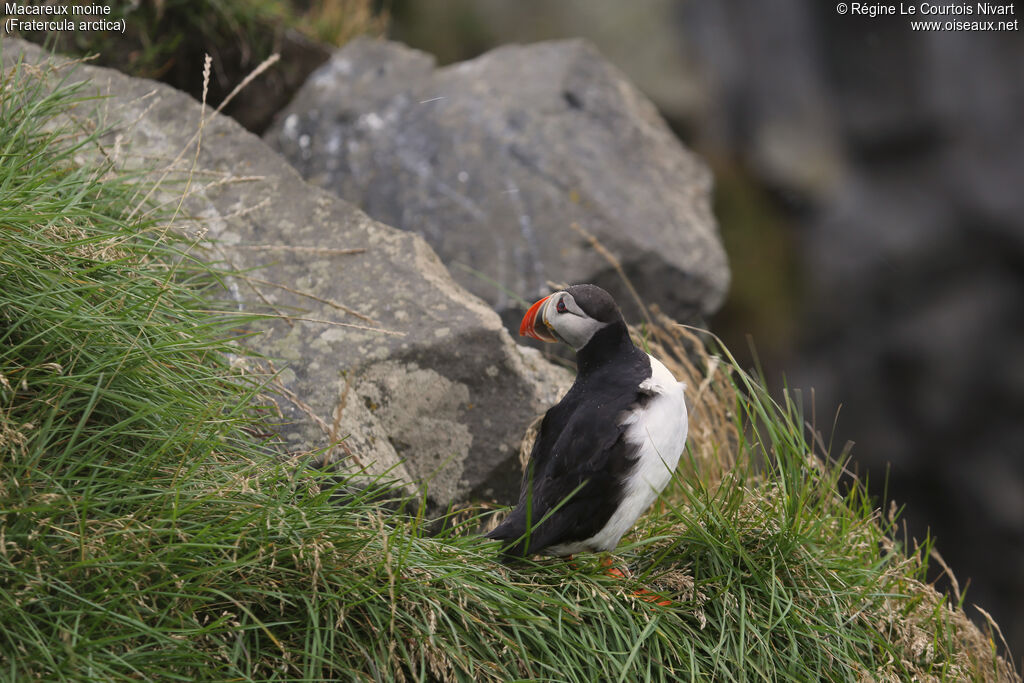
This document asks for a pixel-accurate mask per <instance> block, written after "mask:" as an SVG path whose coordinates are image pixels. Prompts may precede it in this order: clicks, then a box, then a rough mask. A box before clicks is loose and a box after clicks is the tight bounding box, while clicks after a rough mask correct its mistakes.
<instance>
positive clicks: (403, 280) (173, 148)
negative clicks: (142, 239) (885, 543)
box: [2, 38, 570, 505]
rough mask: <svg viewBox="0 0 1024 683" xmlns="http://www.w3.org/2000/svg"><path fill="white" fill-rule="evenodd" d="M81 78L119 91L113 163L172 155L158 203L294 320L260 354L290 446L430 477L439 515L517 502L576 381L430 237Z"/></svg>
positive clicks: (211, 130) (249, 148)
mask: <svg viewBox="0 0 1024 683" xmlns="http://www.w3.org/2000/svg"><path fill="white" fill-rule="evenodd" d="M2 54H3V65H4V68H5V70H6V69H7V68H9V66H10V65H11V64H12V63H13V62H14V61H16V60H18V59H19V58H21V56H23V55H24V57H25V58H26V59H27V60H29V61H33V62H35V61H40V60H44V59H46V55H45V54H44V53H43V52H42V51H41V50H40V49H39V48H38V47H36V46H34V45H32V44H29V43H25V42H22V41H18V40H15V39H11V38H8V39H7V40H5V41H4V43H3V53H2ZM74 78H75V79H77V80H86V81H88V82H89V85H88V86H87V87H88V88H89V89H90V90H95V91H96V92H97V93H98V94H100V95H103V96H104V98H103V99H100V100H97V101H96V104H95V107H96V112H95V114H94V116H95V118H96V119H97V120H99V121H101V122H102V124H103V125H105V126H109V127H110V130H111V132H110V134H109V135H108V136H106V143H107V148H106V153H107V154H109V155H110V156H111V157H113V158H114V159H115V160H116V161H117V163H119V164H122V165H125V166H128V167H144V166H145V165H146V164H150V165H151V164H152V163H153V162H152V161H151V160H153V159H157V160H160V162H159V163H160V168H161V170H160V171H158V172H155V173H153V174H152V176H151V177H152V178H153V179H154V180H155V179H157V178H160V179H161V180H162V183H161V185H160V190H159V192H158V194H157V199H160V200H164V201H170V202H173V203H172V204H170V205H171V206H174V205H175V204H176V203H177V201H178V199H179V198H180V197H181V196H182V194H183V193H184V194H185V201H184V205H183V206H182V209H181V211H180V213H179V215H180V216H194V217H195V219H194V224H192V225H190V224H189V221H179V223H178V224H177V225H179V226H181V227H184V228H185V229H186V230H189V231H191V230H196V231H202V232H205V233H206V239H208V240H211V241H212V244H211V249H212V250H213V251H214V252H216V253H215V254H213V255H211V257H212V258H218V259H224V260H226V261H227V262H228V263H229V264H230V265H231V266H233V267H234V268H236V269H238V270H239V271H244V272H245V275H244V276H239V277H236V278H235V279H234V281H233V282H231V283H230V288H229V289H230V292H231V294H232V296H234V297H235V298H236V299H237V301H238V305H239V307H240V308H241V309H243V310H252V308H253V307H258V308H260V309H269V310H271V311H276V312H278V313H279V315H277V316H276V317H272V318H270V319H268V320H266V321H265V322H264V323H262V324H261V325H260V334H258V335H255V336H253V337H251V338H250V339H249V343H250V344H251V345H252V346H253V347H255V348H256V349H257V350H258V351H260V352H262V353H264V354H266V355H268V356H270V357H272V358H275V359H278V365H277V367H278V369H279V370H280V371H281V372H280V380H281V383H282V385H283V388H282V392H283V395H282V397H281V408H282V410H283V412H284V413H285V416H286V418H287V423H286V424H285V425H283V426H282V428H281V432H282V436H283V437H284V439H285V440H286V442H287V444H288V447H289V450H291V451H309V450H312V449H319V448H323V447H324V446H326V445H328V444H330V443H331V442H334V441H336V440H338V439H342V438H345V437H347V439H346V440H345V442H344V445H343V446H341V447H338V448H335V449H334V450H335V451H337V452H339V453H340V452H351V454H352V455H351V457H350V459H349V460H348V461H347V462H348V464H352V465H357V466H358V465H363V466H366V467H368V468H370V469H371V470H373V471H383V470H389V471H390V472H391V473H392V474H394V475H397V476H400V477H402V478H404V479H406V480H408V481H409V482H411V483H427V484H428V490H429V497H430V499H431V500H432V501H433V502H434V503H436V504H442V505H443V504H447V503H449V502H451V501H455V500H458V499H461V498H465V497H467V496H470V495H484V496H494V497H497V498H499V499H504V500H509V499H512V498H513V497H514V496H515V494H516V493H517V491H518V482H519V479H520V477H521V471H520V469H519V464H518V458H517V455H518V446H519V442H520V440H521V438H522V435H523V433H524V431H525V429H526V427H527V426H528V424H529V423H530V421H531V420H532V419H533V418H534V417H535V416H536V415H537V414H538V413H540V412H542V411H543V410H544V409H545V408H546V407H547V406H548V405H550V404H551V403H553V402H554V401H555V400H556V399H557V396H558V395H559V393H560V392H561V391H563V390H564V389H565V388H567V386H568V383H569V380H570V377H569V376H568V373H566V372H565V371H564V370H561V369H558V368H555V367H554V366H551V365H550V364H549V363H547V362H546V361H543V360H542V359H541V358H540V357H539V354H537V353H536V352H535V351H533V350H531V349H525V348H523V347H520V346H518V345H516V344H515V343H514V342H513V341H512V339H511V338H510V337H509V335H508V334H507V332H506V331H505V329H504V327H503V326H502V324H501V322H500V320H499V318H498V316H497V315H496V314H495V313H494V312H493V311H492V310H491V309H490V308H489V307H488V306H486V305H485V304H484V303H483V302H481V301H479V300H478V299H476V298H475V297H473V296H472V295H471V294H470V293H468V292H467V291H465V290H464V289H462V288H461V287H459V286H458V285H457V284H456V283H455V282H454V281H453V280H452V279H451V277H450V276H449V275H448V272H447V271H446V270H445V267H444V266H443V265H442V263H441V262H440V261H439V260H438V258H437V256H436V255H435V254H434V252H433V251H432V250H431V249H430V247H429V246H428V245H427V244H426V243H425V242H424V241H423V240H422V239H421V238H420V237H419V236H417V235H415V234H412V233H409V232H403V231H400V230H395V229H393V228H390V227H388V226H386V225H383V224H381V223H378V222H376V221H374V220H372V219H370V218H368V217H367V216H366V215H365V214H364V213H362V212H361V211H359V210H358V209H357V208H355V207H354V206H352V205H351V204H348V203H347V202H345V201H342V200H340V199H338V198H337V197H335V196H333V195H331V194H328V193H326V192H323V191H322V190H319V189H317V188H315V187H312V186H310V185H308V184H307V183H305V182H304V181H303V180H302V178H300V177H299V175H298V174H297V173H296V172H295V171H294V170H293V169H292V167H291V166H290V165H289V164H288V163H287V162H285V161H284V160H283V159H282V158H281V157H280V156H278V155H277V154H276V153H275V152H274V151H273V150H271V149H270V148H268V147H267V146H266V145H265V144H264V143H263V142H262V141H261V140H260V139H259V138H258V137H256V136H254V135H252V134H250V133H248V132H246V131H245V130H244V129H243V128H242V127H241V126H239V125H238V124H236V123H235V122H234V121H232V120H231V119H228V118H226V117H223V116H220V115H217V114H215V113H213V112H212V111H210V110H209V109H207V111H206V112H205V117H204V116H203V114H202V113H201V107H200V105H199V104H198V103H197V102H196V101H195V100H193V99H192V98H191V97H189V96H188V95H186V94H184V93H181V92H179V91H177V90H174V89H172V88H170V87H168V86H165V85H162V84H159V83H156V82H153V81H148V80H143V79H137V78H130V77H127V76H124V75H122V74H120V73H118V72H116V71H112V70H109V69H103V68H96V67H87V66H80V67H78V68H77V70H76V71H75V75H74ZM79 109H80V111H79V112H78V114H77V115H78V116H79V117H81V116H84V115H85V114H84V112H82V111H81V109H82V107H80V108H79ZM204 119H205V122H204V123H201V122H202V121H204ZM200 130H201V137H197V135H196V133H197V131H200ZM200 140H201V143H200V142H199V141H200ZM197 144H199V151H198V154H197V152H196V145H197ZM172 160H174V161H172ZM165 168H166V169H167V170H168V171H169V173H168V175H166V176H165V175H164V169H165Z"/></svg>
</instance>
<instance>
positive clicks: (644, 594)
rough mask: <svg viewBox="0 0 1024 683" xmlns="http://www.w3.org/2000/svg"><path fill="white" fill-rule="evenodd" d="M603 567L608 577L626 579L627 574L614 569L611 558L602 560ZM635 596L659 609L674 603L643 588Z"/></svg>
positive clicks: (635, 592)
mask: <svg viewBox="0 0 1024 683" xmlns="http://www.w3.org/2000/svg"><path fill="white" fill-rule="evenodd" d="M601 566H602V567H604V573H605V574H606V575H608V576H611V577H612V578H615V579H625V578H626V573H625V572H623V571H622V570H621V569H619V568H618V567H613V566H612V558H610V557H605V558H602V559H601ZM633 595H635V596H636V597H637V598H639V599H641V600H643V601H644V602H649V603H651V604H652V605H657V606H659V607H668V606H670V605H671V604H672V601H671V600H669V599H668V598H665V597H663V596H661V595H658V594H657V593H653V592H651V591H649V590H647V589H646V588H641V589H640V590H638V591H633Z"/></svg>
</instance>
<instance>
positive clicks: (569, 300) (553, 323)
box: [519, 288, 610, 351]
mask: <svg viewBox="0 0 1024 683" xmlns="http://www.w3.org/2000/svg"><path fill="white" fill-rule="evenodd" d="M595 289H596V288H595ZM602 292H603V290H602ZM605 296H607V295H605ZM609 324H610V323H609V322H601V321H600V320H597V319H595V318H593V317H591V316H590V315H588V314H587V313H586V312H585V311H584V310H583V309H582V308H581V307H580V305H579V303H578V302H577V301H576V299H575V298H574V297H573V295H572V294H570V293H569V292H568V291H561V292H555V293H554V294H552V295H550V296H546V297H544V298H543V299H541V300H540V301H538V302H537V303H535V304H534V305H533V306H530V310H528V311H527V312H526V315H525V316H524V317H523V322H522V324H521V325H520V326H519V334H521V335H523V336H526V337H533V338H534V339H540V340H541V341H546V342H556V341H561V342H565V343H566V344H568V345H569V346H571V347H573V348H574V349H576V350H577V351H579V350H580V349H582V348H583V347H584V346H586V345H587V342H588V341H590V338H591V337H593V336H594V333H595V332H597V331H598V330H600V329H601V328H602V327H606V326H607V325H609Z"/></svg>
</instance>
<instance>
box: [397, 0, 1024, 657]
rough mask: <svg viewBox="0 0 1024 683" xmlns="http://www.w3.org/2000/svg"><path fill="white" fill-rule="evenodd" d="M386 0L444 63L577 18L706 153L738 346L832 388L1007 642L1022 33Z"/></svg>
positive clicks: (734, 0) (1022, 388) (849, 433)
mask: <svg viewBox="0 0 1024 683" xmlns="http://www.w3.org/2000/svg"><path fill="white" fill-rule="evenodd" d="M383 9H384V10H385V11H386V12H387V13H388V14H389V16H390V29H389V37H391V38H393V39H395V40H399V41H402V42H405V43H407V44H408V45H410V46H412V47H415V48H419V49H422V50H425V51H427V52H429V53H432V54H434V55H436V56H437V58H438V61H439V63H441V64H445V63H449V62H453V61H457V60H463V59H468V58H471V57H475V56H477V55H478V54H480V53H482V52H484V51H486V50H488V49H491V48H493V47H495V46H497V45H500V44H505V43H509V42H533V41H537V40H542V39H552V38H564V37H575V36H581V37H585V38H587V39H589V40H590V41H591V42H593V43H594V44H595V45H596V46H597V48H598V49H599V50H600V51H601V53H602V54H603V55H604V56H605V57H607V58H608V59H609V60H610V61H611V62H613V63H614V64H616V65H617V66H618V67H619V68H621V69H622V70H623V71H624V72H625V73H626V74H627V75H628V76H629V77H630V79H631V80H632V81H633V82H634V83H635V84H636V85H637V86H638V87H639V88H640V89H641V90H642V91H644V92H645V93H646V94H647V95H648V96H649V97H651V98H652V100H653V101H654V102H655V104H656V105H657V106H658V107H659V109H660V111H661V113H662V115H663V116H664V117H665V118H666V119H667V120H668V121H669V122H670V124H671V125H672V127H673V129H674V130H675V131H676V133H677V134H678V135H679V136H680V138H681V139H682V140H683V141H684V142H685V143H686V144H687V146H689V147H690V148H691V149H694V150H696V151H697V152H698V153H699V154H700V155H701V156H702V157H703V158H704V159H706V160H707V161H708V162H709V163H710V165H711V166H712V169H713V171H714V175H715V182H716V186H717V187H716V200H715V202H716V203H715V213H716V217H717V218H718V220H719V222H720V225H721V230H722V233H723V238H724V241H725V243H726V248H727V252H728V254H729V259H730V263H731V266H732V273H733V284H732V290H731V292H730V295H729V299H728V300H727V302H726V306H725V308H724V309H723V311H722V312H721V313H720V314H718V316H717V317H716V318H715V319H714V320H712V327H713V328H714V329H715V330H716V331H717V332H718V333H719V334H721V335H723V336H724V337H725V338H726V341H727V343H728V344H729V345H730V347H732V348H733V349H737V350H743V349H745V348H746V347H747V342H746V336H747V335H748V334H749V335H751V336H752V337H753V340H754V343H755V345H756V348H757V353H758V356H759V357H760V360H761V362H762V364H763V366H764V368H765V371H766V374H767V375H768V378H769V380H770V381H771V382H773V383H775V384H776V385H777V386H781V385H782V383H783V381H785V382H786V383H787V384H788V385H789V386H791V387H800V388H802V389H803V390H804V392H805V395H806V394H807V393H808V392H809V391H811V390H813V395H814V399H815V405H816V415H817V424H818V428H819V429H820V430H822V431H824V433H825V436H826V437H828V436H830V435H833V434H832V425H833V421H834V418H835V417H836V413H837V411H839V404H840V403H842V408H841V411H839V415H838V422H837V424H836V426H835V431H834V435H833V436H834V441H835V443H837V444H842V443H844V442H845V441H846V440H848V439H849V440H854V441H856V445H855V448H854V451H853V453H854V457H855V460H856V462H857V464H858V466H859V468H860V471H861V472H862V473H864V472H867V473H869V476H870V480H871V482H872V485H873V487H874V489H875V490H876V491H877V492H878V494H879V495H882V494H883V492H884V490H885V482H886V479H888V496H889V497H890V498H892V499H894V500H895V501H896V502H897V503H898V504H901V505H902V504H905V505H906V513H905V520H906V523H907V526H908V531H909V533H910V535H911V536H913V537H915V538H918V539H921V538H924V537H925V535H926V534H928V533H930V534H931V535H932V536H934V537H936V538H937V544H938V548H939V550H940V551H941V553H942V555H943V556H944V558H945V559H946V560H947V561H948V563H949V564H950V565H951V566H952V567H953V569H954V570H955V571H956V572H957V575H958V578H959V579H960V582H961V585H963V583H964V582H965V581H966V580H969V582H970V586H969V588H968V590H967V599H966V601H967V603H968V604H971V603H976V604H978V605H980V606H981V607H983V608H984V609H986V610H988V611H989V612H991V613H992V614H993V615H994V616H995V617H996V619H997V620H998V621H999V623H1000V624H1001V625H1002V627H1003V629H1004V631H1005V632H1006V636H1007V639H1008V640H1009V641H1010V643H1011V646H1012V647H1013V649H1014V652H1015V653H1016V654H1017V657H1018V658H1019V657H1020V655H1021V653H1024V458H1022V456H1024V277H1022V274H1024V39H1022V36H1021V33H1020V32H1019V31H1016V32H951V31H940V32H914V31H912V30H911V27H910V25H909V20H908V19H907V18H906V17H899V16H896V17H875V18H870V17H862V16H850V15H845V16H841V15H838V14H836V12H835V8H834V5H833V4H832V3H820V2H813V1H812V0H778V1H777V2H772V3H763V2H758V1H757V0H643V1H642V2H631V3H623V2H619V1H618V0H560V1H559V2H545V1H544V0H519V1H518V2H504V1H502V0H431V2H423V1H416V0H387V1H386V2H384V3H383ZM939 18H940V19H943V17H939ZM1011 18H1015V17H1011ZM1017 18H1019V17H1017ZM783 375H785V380H784V379H783ZM937 575H938V574H937ZM975 616H978V615H977V613H975ZM979 618H980V617H979Z"/></svg>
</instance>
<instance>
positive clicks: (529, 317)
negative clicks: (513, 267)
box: [519, 294, 558, 342]
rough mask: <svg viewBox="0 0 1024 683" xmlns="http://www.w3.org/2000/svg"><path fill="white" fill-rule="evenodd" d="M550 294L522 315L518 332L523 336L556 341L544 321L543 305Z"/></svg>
mask: <svg viewBox="0 0 1024 683" xmlns="http://www.w3.org/2000/svg"><path fill="white" fill-rule="evenodd" d="M551 296H552V295H550V294H549V295H548V296H546V297H544V298H543V299H541V300H540V301H538V302H537V303H535V304H534V305H532V306H530V310H528V311H527V312H526V315H525V316H523V322H522V323H521V324H520V325H519V334H520V335H521V336H523V337H533V338H534V339H539V340H541V341H545V342H556V341H558V339H556V338H555V335H553V334H551V331H550V330H548V326H547V324H545V322H544V314H543V310H544V305H545V304H546V303H547V302H548V299H550V298H551Z"/></svg>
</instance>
